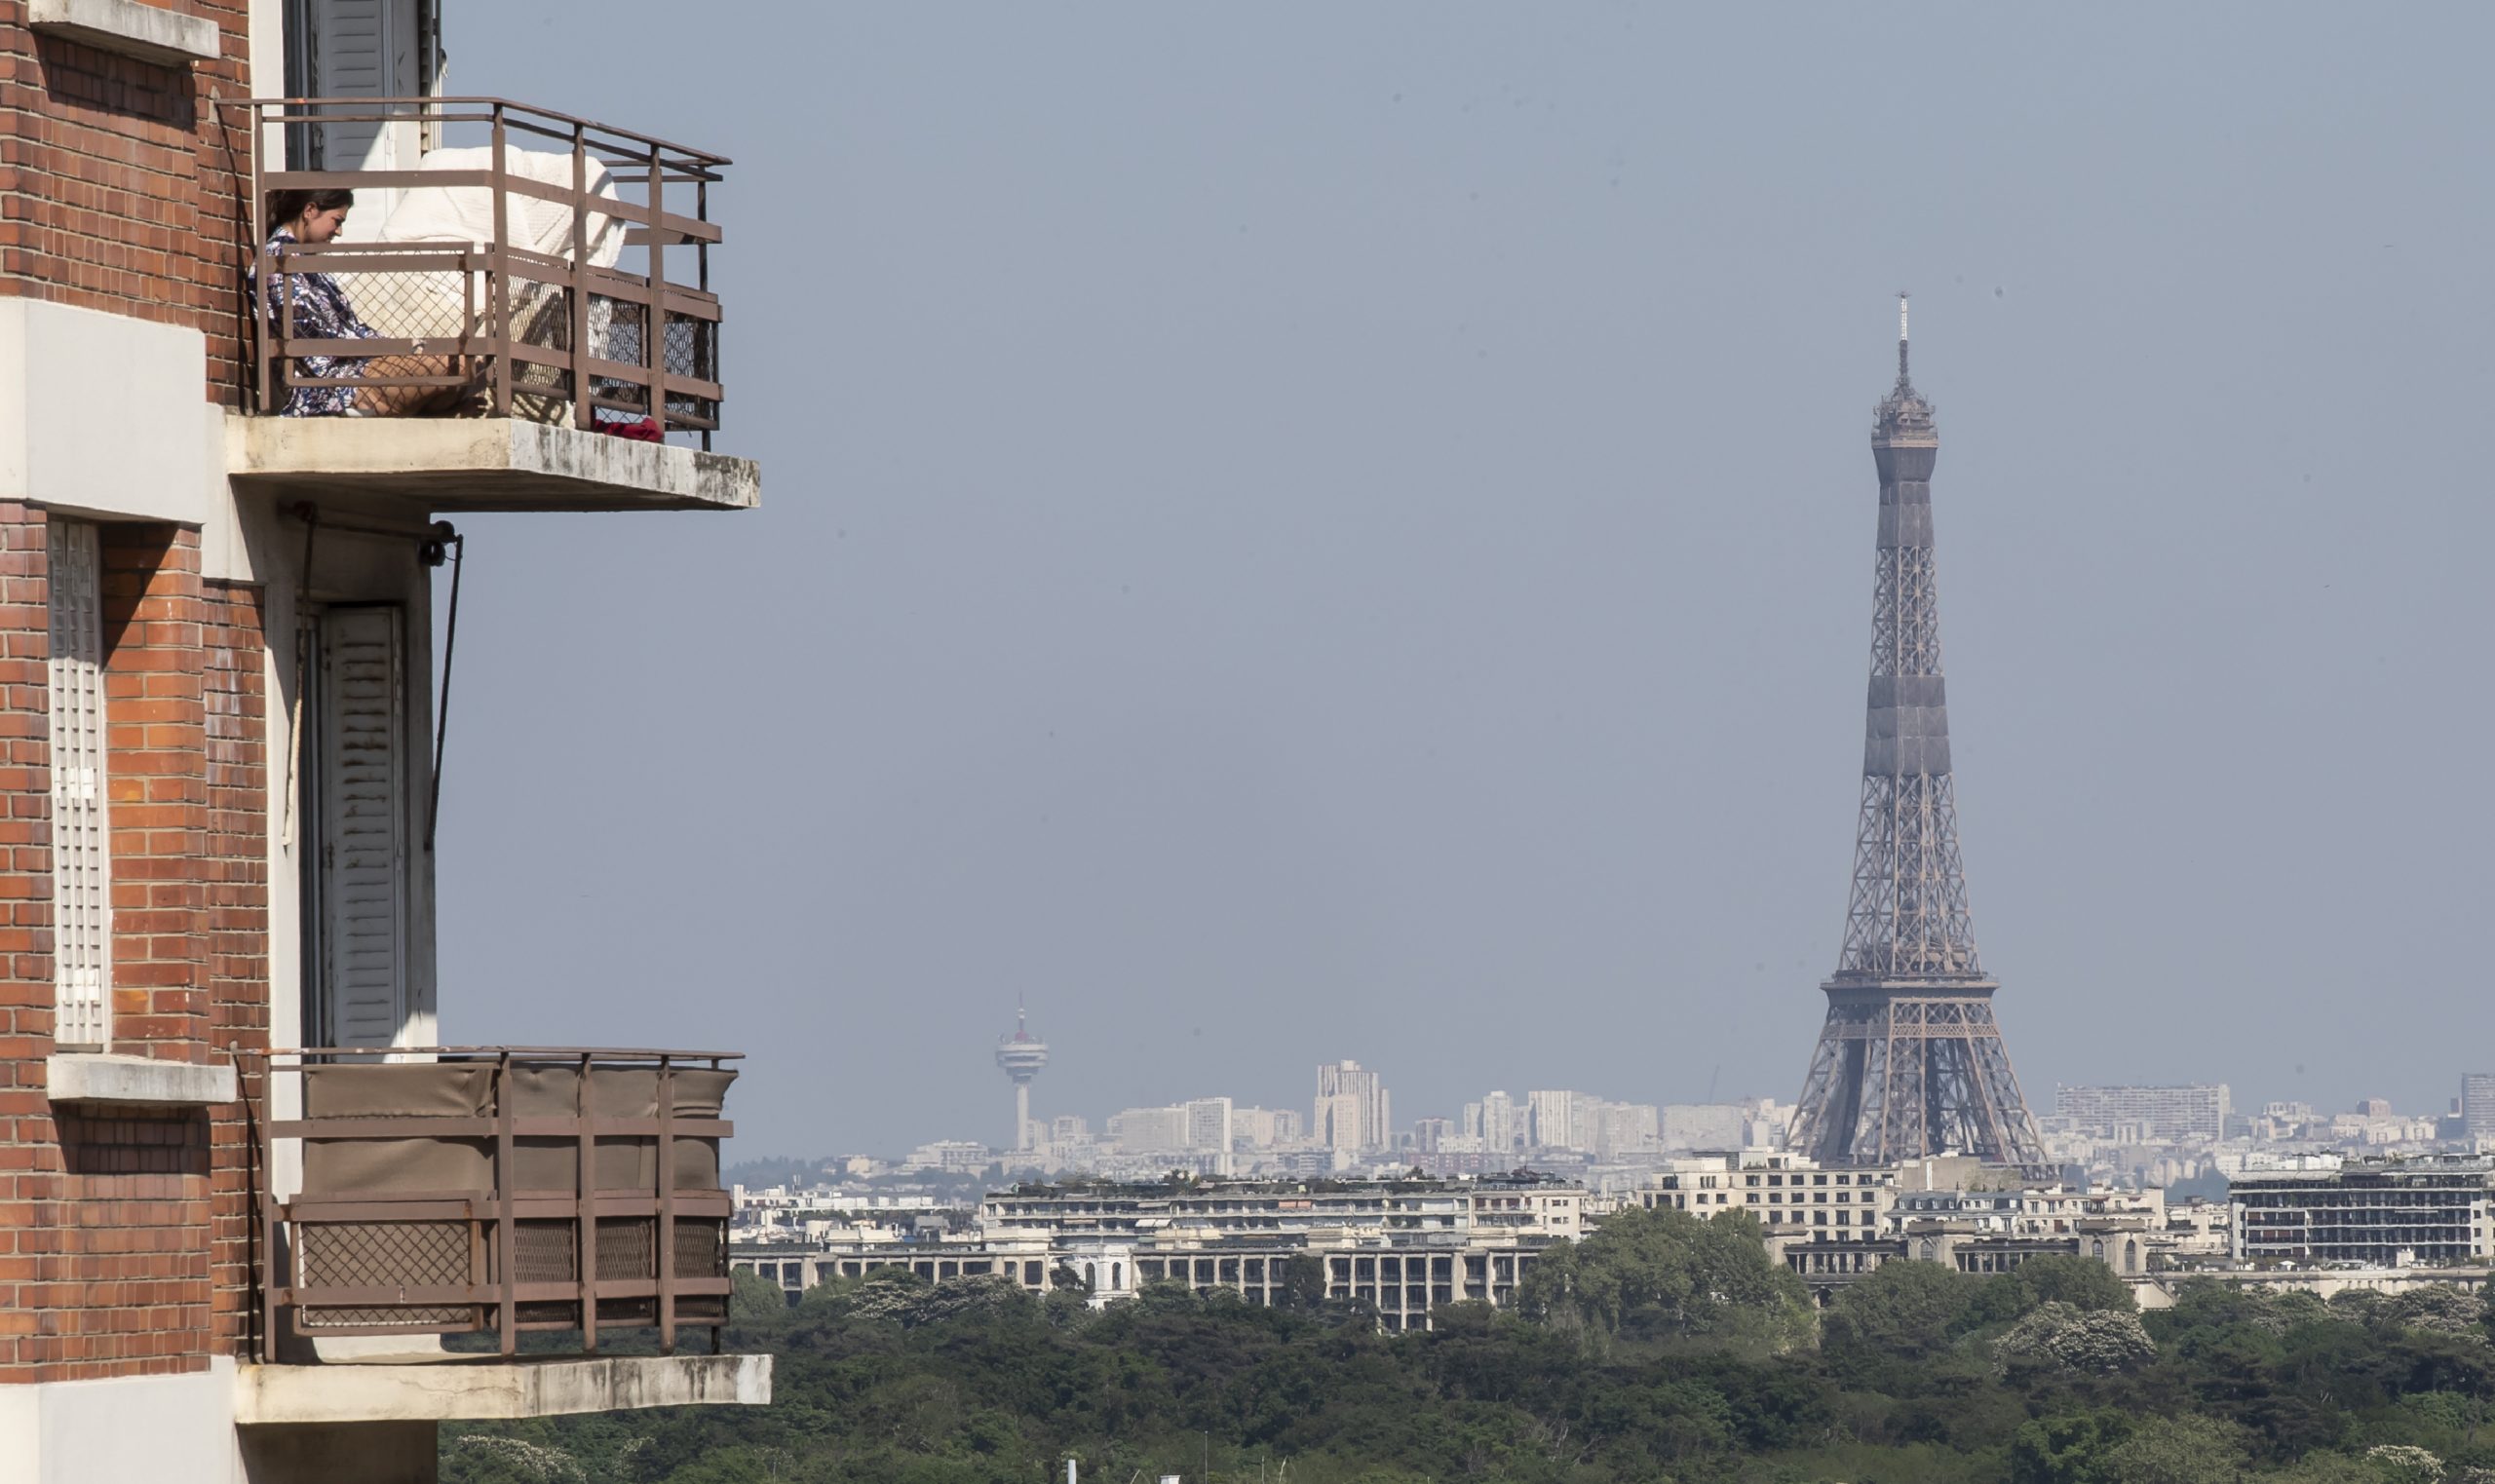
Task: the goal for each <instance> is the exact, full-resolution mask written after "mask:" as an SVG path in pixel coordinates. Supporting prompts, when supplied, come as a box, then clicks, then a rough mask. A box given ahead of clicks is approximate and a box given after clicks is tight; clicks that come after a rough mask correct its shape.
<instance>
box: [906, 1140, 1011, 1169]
mask: <svg viewBox="0 0 2495 1484" xmlns="http://www.w3.org/2000/svg"><path fill="white" fill-rule="evenodd" d="M995 1162H996V1154H995V1152H994V1151H993V1150H990V1149H989V1148H988V1147H987V1146H986V1145H984V1144H980V1143H978V1142H976V1141H974V1140H970V1139H939V1140H937V1141H936V1142H934V1143H932V1144H921V1145H919V1146H918V1147H917V1148H916V1149H913V1150H911V1151H910V1152H909V1158H908V1159H906V1160H903V1161H902V1165H901V1167H902V1169H905V1170H931V1169H932V1170H937V1171H940V1172H941V1173H944V1174H948V1175H976V1174H978V1173H979V1171H981V1170H983V1169H985V1168H987V1167H988V1166H989V1165H991V1164H994V1163H995Z"/></svg>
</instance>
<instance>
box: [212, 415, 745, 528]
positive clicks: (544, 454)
mask: <svg viewBox="0 0 2495 1484" xmlns="http://www.w3.org/2000/svg"><path fill="white" fill-rule="evenodd" d="M225 426H226V472H227V474H228V475H230V476H232V477H233V479H234V481H235V483H236V484H237V485H238V486H239V487H242V488H246V489H253V490H261V491H267V492H270V493H274V494H278V495H290V496H298V497H301V498H305V499H319V498H321V497H323V496H325V495H337V494H341V493H352V494H365V495H383V496H392V497H396V498H400V499H403V500H406V501H408V502H410V503H411V504H417V505H421V506H423V507H424V508H425V509H426V510H428V511H436V512H441V513H443V514H457V513H459V512H462V511H626V510H745V509H748V508H749V507H752V506H754V505H757V504H759V503H761V499H762V469H761V466H760V465H758V464H756V463H755V462H754V461H753V460H751V459H738V458H731V457H729V456H728V455H726V454H719V453H704V452H702V451H701V450H699V449H694V448H680V447H676V446H673V445H672V444H663V443H643V442H637V441H634V440H633V439H631V438H612V437H609V436H607V435H605V434H600V433H583V432H582V431H580V430H579V429H577V428H563V427H555V426H552V425H549V424H545V423H532V422H525V421H522V420H520V419H518V418H502V417H485V418H476V417H406V418H394V417H245V416H233V417H229V418H228V419H227V420H226V425H225Z"/></svg>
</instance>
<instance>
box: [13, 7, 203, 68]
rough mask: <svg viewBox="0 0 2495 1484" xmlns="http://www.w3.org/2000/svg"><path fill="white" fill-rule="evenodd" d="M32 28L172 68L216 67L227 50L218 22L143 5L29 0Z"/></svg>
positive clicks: (39, 33)
mask: <svg viewBox="0 0 2495 1484" xmlns="http://www.w3.org/2000/svg"><path fill="white" fill-rule="evenodd" d="M26 25H27V26H28V27H29V28H30V29H32V30H33V31H34V32H35V33H36V34H38V35H53V36H58V37H61V38H62V39H64V40H67V41H75V42H81V43H84V44H85V45H87V46H91V47H95V48H96V49H97V50H99V51H104V52H118V53H120V54H121V55H122V56H124V57H138V58H139V59H140V60H142V61H152V62H159V63H162V64H163V65H165V66H168V67H186V66H188V65H190V64H191V63H192V62H194V61H214V60H215V59H216V58H217V57H218V56H219V55H220V54H221V50H222V43H221V40H220V38H219V37H218V35H217V31H216V22H215V21H213V20H210V19H205V18H202V17H199V16H185V15H182V14H180V13H179V12H176V11H170V10H166V9H163V8H162V7H159V6H153V5H142V4H140V3H138V0H26Z"/></svg>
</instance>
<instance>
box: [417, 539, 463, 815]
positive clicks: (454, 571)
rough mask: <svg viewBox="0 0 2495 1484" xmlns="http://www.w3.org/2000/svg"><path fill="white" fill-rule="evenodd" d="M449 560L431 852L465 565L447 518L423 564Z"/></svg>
mask: <svg viewBox="0 0 2495 1484" xmlns="http://www.w3.org/2000/svg"><path fill="white" fill-rule="evenodd" d="M445 556H447V557H448V559H449V562H450V617H449V620H448V621H447V622H446V623H445V624H444V625H443V626H442V633H441V704H440V705H438V706H436V707H434V713H433V803H432V805H431V807H429V808H428V809H427V810H426V811H425V851H426V853H427V854H428V855H430V854H431V853H432V851H433V837H434V831H435V830H436V829H437V828H439V827H440V826H441V749H442V744H443V743H444V742H448V741H449V740H450V665H451V662H452V661H453V660H456V659H457V658H458V657H459V574H460V573H461V572H462V571H463V570H465V569H466V567H467V565H468V538H467V537H465V536H462V535H460V534H459V532H458V531H456V530H454V529H453V528H452V527H451V524H450V522H449V521H447V520H442V521H437V522H436V523H435V525H434V528H433V537H432V539H430V540H428V541H427V542H426V543H425V565H427V566H431V567H439V566H441V563H442V560H443V558H444V557H445Z"/></svg>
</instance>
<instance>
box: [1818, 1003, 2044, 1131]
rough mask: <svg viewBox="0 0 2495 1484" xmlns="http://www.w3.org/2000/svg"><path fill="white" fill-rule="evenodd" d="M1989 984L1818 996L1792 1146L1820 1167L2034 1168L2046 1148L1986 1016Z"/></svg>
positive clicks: (1992, 1023) (1997, 1029) (1998, 1032)
mask: <svg viewBox="0 0 2495 1484" xmlns="http://www.w3.org/2000/svg"><path fill="white" fill-rule="evenodd" d="M1995 987H1996V986H1995V985H1994V984H1993V983H1992V982H1990V981H1989V980H1967V981H1962V982H1958V983H1952V984H1946V985H1941V984H1934V983H1931V982H1928V981H1927V982H1919V983H1912V984H1898V983H1877V982H1875V983H1867V984H1866V983H1853V984H1849V983H1846V982H1844V981H1843V980H1842V979H1839V980H1834V981H1831V982H1829V983H1828V984H1827V985H1825V986H1824V988H1825V989H1826V992H1827V996H1828V1018H1827V1022H1826V1024H1824V1025H1823V1026H1822V1027H1821V1029H1820V1044H1819V1046H1818V1048H1817V1049H1816V1050H1814V1051H1813V1052H1812V1054H1811V1071H1810V1075H1809V1077H1808V1078H1807V1079H1805V1081H1804V1083H1803V1084H1802V1099H1801V1105H1800V1107H1799V1108H1798V1109H1797V1110H1796V1111H1795V1113H1794V1117H1793V1130H1792V1138H1791V1141H1790V1142H1791V1147H1792V1149H1793V1151H1794V1152H1795V1153H1797V1154H1801V1155H1806V1156H1809V1157H1810V1158H1812V1159H1814V1160H1817V1161H1820V1162H1821V1163H1823V1164H1856V1165H1862V1164H1895V1163H1897V1162H1898V1161H1901V1160H1912V1159H1917V1158H1920V1157H1922V1156H1925V1155H1939V1154H1962V1155H1973V1156H1975V1157H1977V1159H1980V1160H1982V1161H1984V1162H1986V1163H1988V1164H2017V1165H2030V1166H2033V1165H2041V1164H2043V1163H2044V1162H2045V1149H2044V1141H2043V1139H2042V1138H2041V1137H2040V1136H2039V1135H2038V1133H2037V1131H2036V1124H2035V1120H2034V1119H2033V1118H2032V1117H2030V1116H2029V1114H2028V1112H2027V1101H2026V1099H2025V1098H2024V1097H2023V1096H2021V1095H2020V1093H2019V1090H2018V1075H2017V1073H2015V1071H2013V1070H2012V1069H2011V1065H2010V1052H2009V1050H2008V1048H2007V1047H2006V1046H2003V1044H2002V1039H2001V1027H2000V1026H1999V1025H1998V1024H1997V1023H1995V1021H1994V1020H1993V1015H1992V992H1993V990H1994V988H1995Z"/></svg>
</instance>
